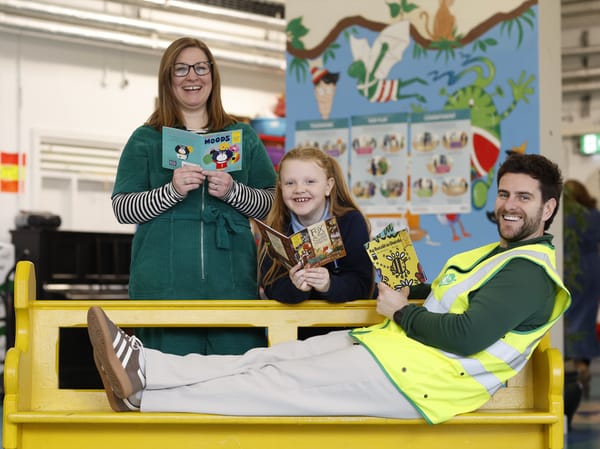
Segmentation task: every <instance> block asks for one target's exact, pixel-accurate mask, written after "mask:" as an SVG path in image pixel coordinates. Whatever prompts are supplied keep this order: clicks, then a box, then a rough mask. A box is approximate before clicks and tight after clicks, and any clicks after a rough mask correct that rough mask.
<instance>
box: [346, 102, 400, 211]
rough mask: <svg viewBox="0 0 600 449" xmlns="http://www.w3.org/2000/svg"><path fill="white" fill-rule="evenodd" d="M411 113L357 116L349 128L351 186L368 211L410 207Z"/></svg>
mask: <svg viewBox="0 0 600 449" xmlns="http://www.w3.org/2000/svg"><path fill="white" fill-rule="evenodd" d="M407 121H408V115H407V114H404V113H403V114H385V115H371V116H355V117H352V118H351V123H352V127H351V128H350V135H351V137H350V141H351V147H352V148H351V152H350V163H351V170H350V188H351V191H352V194H353V195H354V198H355V199H356V201H357V202H358V205H359V206H360V207H361V209H362V210H363V211H364V212H365V213H367V214H373V213H403V212H405V211H406V210H407V201H406V198H407V193H406V192H407V187H408V186H407V179H408V149H407V135H408V125H407Z"/></svg>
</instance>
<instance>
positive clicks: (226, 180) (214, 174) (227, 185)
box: [204, 170, 233, 199]
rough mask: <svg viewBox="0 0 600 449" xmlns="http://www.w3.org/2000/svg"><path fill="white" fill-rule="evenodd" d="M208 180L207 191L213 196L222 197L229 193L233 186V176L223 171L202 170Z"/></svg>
mask: <svg viewBox="0 0 600 449" xmlns="http://www.w3.org/2000/svg"><path fill="white" fill-rule="evenodd" d="M204 174H205V175H206V178H207V181H208V186H207V187H208V193H209V194H210V195H212V196H214V197H215V198H219V199H222V198H223V197H224V196H225V195H227V194H228V193H229V191H230V190H231V187H232V186H233V178H232V177H231V175H230V174H229V173H227V172H224V171H211V170H204Z"/></svg>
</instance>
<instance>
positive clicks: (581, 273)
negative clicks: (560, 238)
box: [564, 179, 600, 397]
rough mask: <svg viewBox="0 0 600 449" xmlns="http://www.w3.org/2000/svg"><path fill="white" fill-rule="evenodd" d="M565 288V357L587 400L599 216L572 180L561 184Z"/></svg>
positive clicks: (596, 349) (598, 276) (597, 297)
mask: <svg viewBox="0 0 600 449" xmlns="http://www.w3.org/2000/svg"><path fill="white" fill-rule="evenodd" d="M564 197H565V201H564V210H565V220H564V226H565V227H564V242H565V249H564V253H565V263H564V266H565V284H566V286H567V287H568V289H569V290H570V291H571V294H572V298H573V302H572V304H571V307H570V308H569V310H567V312H566V313H565V357H566V358H567V359H571V360H573V361H574V363H575V367H576V369H577V371H578V372H579V377H580V380H581V383H582V384H583V393H584V395H585V396H586V397H589V388H590V377H591V375H590V362H591V359H593V358H594V357H598V355H600V345H599V344H598V338H597V336H596V317H597V316H598V303H599V301H600V252H599V248H600V212H599V211H598V210H597V209H596V199H595V198H593V197H592V196H591V195H590V194H589V192H588V190H587V189H586V187H585V186H584V185H583V184H582V183H581V182H579V181H576V180H574V179H571V180H568V181H566V182H565V194H564Z"/></svg>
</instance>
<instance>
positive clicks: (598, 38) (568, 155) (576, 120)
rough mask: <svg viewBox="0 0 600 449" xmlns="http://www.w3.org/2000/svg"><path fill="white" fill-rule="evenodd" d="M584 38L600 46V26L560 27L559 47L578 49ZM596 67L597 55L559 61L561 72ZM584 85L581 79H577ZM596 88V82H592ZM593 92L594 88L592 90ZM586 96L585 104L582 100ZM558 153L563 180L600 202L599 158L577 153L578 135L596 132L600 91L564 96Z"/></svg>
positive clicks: (599, 56)
mask: <svg viewBox="0 0 600 449" xmlns="http://www.w3.org/2000/svg"><path fill="white" fill-rule="evenodd" d="M586 32H587V36H588V45H589V46H591V47H597V46H600V23H594V24H593V25H587V24H586V22H582V25H580V26H577V27H573V28H571V27H569V28H565V27H563V31H562V33H561V36H562V44H561V45H562V48H563V49H571V48H577V47H581V46H582V42H581V40H582V33H586ZM599 66H600V53H596V54H594V53H592V54H590V55H588V56H586V57H585V58H584V57H582V56H566V57H563V59H562V71H563V72H570V71H579V70H583V69H585V68H589V69H595V70H597V67H599ZM580 81H581V82H584V81H585V79H584V78H582V79H581V80H580ZM596 85H597V83H596ZM596 89H598V88H597V87H596ZM586 95H589V102H587V101H585V100H584V98H585V96H586ZM561 112H562V134H563V136H564V137H563V142H562V150H563V152H564V155H565V167H564V171H565V174H566V176H565V177H572V178H575V179H578V180H579V181H581V182H583V183H584V184H585V185H586V187H587V188H588V189H589V190H590V192H591V193H592V195H593V196H594V197H596V198H597V199H598V201H599V202H600V155H594V156H582V155H581V154H580V153H579V136H580V135H581V134H586V133H600V90H591V91H587V92H585V91H581V92H573V93H569V92H567V93H565V94H563V96H562V106H561Z"/></svg>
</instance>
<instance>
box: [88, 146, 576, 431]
mask: <svg viewBox="0 0 600 449" xmlns="http://www.w3.org/2000/svg"><path fill="white" fill-rule="evenodd" d="M561 191H562V179H561V174H560V170H559V169H558V167H557V166H556V164H554V163H552V162H551V161H549V160H548V159H546V158H545V157H543V156H540V155H534V154H530V155H523V154H515V155H511V156H510V157H509V158H508V159H507V160H506V161H505V162H504V163H503V164H502V166H501V167H500V169H499V171H498V196H497V198H496V204H495V217H496V220H497V225H498V233H499V235H500V242H499V243H492V244H489V245H485V246H482V247H480V248H476V249H474V250H471V251H467V252H464V253H461V254H458V255H456V256H454V257H452V258H451V259H450V260H449V261H448V262H447V263H446V265H445V266H444V268H443V269H442V271H441V272H440V274H439V275H438V277H437V278H436V279H435V280H434V281H433V283H432V284H431V285H421V286H417V287H414V288H413V289H412V290H411V294H413V295H416V296H418V297H423V296H421V295H425V294H427V300H426V302H425V304H424V305H423V307H419V306H417V305H415V304H408V301H407V296H408V289H407V288H405V289H403V290H402V291H394V290H392V289H390V288H389V287H387V286H386V285H384V284H380V285H379V296H378V298H377V311H378V312H379V313H380V314H381V315H383V316H384V317H386V318H387V319H386V320H385V321H383V322H382V323H381V324H379V325H375V326H371V327H368V328H361V329H354V330H353V331H337V332H332V333H329V334H327V335H321V336H317V337H313V338H310V339H308V340H305V341H293V342H288V343H283V344H280V345H275V346H273V347H271V348H256V349H252V350H250V351H248V352H247V353H246V354H244V355H241V356H218V355H217V356H202V355H197V354H190V355H187V356H183V357H181V356H175V355H171V354H164V353H161V352H159V351H156V350H152V349H148V348H143V346H142V344H141V342H139V340H137V339H136V338H135V337H130V336H127V335H126V334H125V333H124V332H123V331H122V330H120V329H119V328H118V327H116V326H115V325H114V324H113V323H112V322H111V321H110V320H109V319H108V317H107V316H106V315H105V314H104V312H103V311H102V309H100V308H99V307H92V308H90V310H89V312H88V329H89V334H90V339H91V341H92V346H93V348H94V357H95V360H96V365H97V367H98V370H99V372H100V375H101V377H102V380H103V383H104V387H105V389H106V394H107V397H108V400H109V403H110V404H111V406H112V408H113V409H114V410H116V411H126V410H140V409H141V410H142V411H179V412H200V413H216V414H231V415H267V416H276V415H304V416H310V415H313V416H316V415H368V416H383V417H391V418H414V417H423V418H425V419H426V420H427V421H428V422H430V423H439V422H442V421H445V420H447V419H449V418H451V417H452V416H454V415H456V414H459V413H464V412H468V411H472V410H476V409H477V408H479V407H480V406H481V405H483V404H484V403H485V402H487V401H488V400H489V398H490V397H491V395H492V394H494V392H495V391H497V390H498V389H499V388H500V387H501V386H502V384H503V383H504V382H505V381H506V380H507V379H509V378H510V377H512V376H514V375H515V374H516V373H517V372H518V371H519V370H520V369H521V368H522V367H523V366H524V365H525V364H526V362H527V360H528V359H529V357H530V355H531V353H532V352H533V350H534V348H535V346H536V345H537V343H538V342H539V340H540V339H541V338H542V336H543V335H544V334H545V333H546V332H547V331H548V329H549V328H550V327H551V326H552V324H554V322H556V320H557V319H558V318H559V317H560V316H561V315H562V313H563V312H564V311H565V309H566V308H567V307H568V305H569V303H570V295H569V292H568V291H567V290H566V289H565V287H564V286H563V284H562V281H561V280H560V277H559V275H558V273H557V272H556V269H555V254H554V247H553V246H552V243H551V240H552V236H551V235H550V234H547V233H545V231H546V230H547V229H548V227H549V226H550V224H551V222H552V220H553V218H554V216H555V215H556V212H557V210H558V207H559V201H560V195H561Z"/></svg>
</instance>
